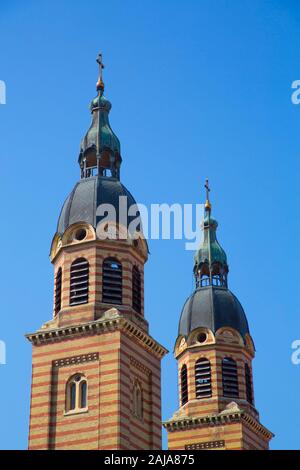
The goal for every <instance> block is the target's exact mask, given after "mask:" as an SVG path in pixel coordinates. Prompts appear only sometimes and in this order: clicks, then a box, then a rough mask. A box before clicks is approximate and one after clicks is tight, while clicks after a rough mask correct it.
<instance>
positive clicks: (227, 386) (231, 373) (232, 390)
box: [222, 357, 239, 398]
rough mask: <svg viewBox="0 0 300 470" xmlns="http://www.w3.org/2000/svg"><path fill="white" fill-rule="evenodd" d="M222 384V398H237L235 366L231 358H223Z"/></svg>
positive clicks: (237, 387) (237, 385) (237, 384)
mask: <svg viewBox="0 0 300 470" xmlns="http://www.w3.org/2000/svg"><path fill="white" fill-rule="evenodd" d="M222 382H223V395H224V397H233V398H238V397H239V383H238V373H237V365H236V362H235V361H234V360H233V359H231V357H224V359H223V361H222Z"/></svg>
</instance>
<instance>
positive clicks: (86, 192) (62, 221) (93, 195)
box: [57, 176, 136, 234]
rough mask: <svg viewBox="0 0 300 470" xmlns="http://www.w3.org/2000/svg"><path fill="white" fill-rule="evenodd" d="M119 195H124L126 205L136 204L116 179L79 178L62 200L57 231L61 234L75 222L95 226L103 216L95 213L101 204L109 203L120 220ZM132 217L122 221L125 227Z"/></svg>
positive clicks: (98, 177)
mask: <svg viewBox="0 0 300 470" xmlns="http://www.w3.org/2000/svg"><path fill="white" fill-rule="evenodd" d="M120 196H124V197H126V201H127V205H128V207H130V206H132V205H134V204H136V202H135V200H134V198H133V196H132V195H131V193H130V192H129V191H128V189H126V188H125V186H124V185H123V184H122V183H121V182H120V181H118V180H117V179H113V178H105V177H100V176H95V177H91V178H83V179H81V180H80V181H79V182H78V183H76V185H75V187H74V189H73V190H72V191H71V193H70V194H69V196H68V197H67V199H66V200H65V202H64V205H63V207H62V210H61V213H60V216H59V219H58V224H57V232H58V233H61V234H63V233H64V232H65V230H66V229H67V228H68V227H69V226H70V225H72V224H74V223H76V222H86V223H88V224H91V225H92V226H93V227H94V228H96V227H97V223H98V222H99V221H100V220H101V218H103V217H104V215H102V216H100V215H97V209H98V208H99V206H100V205H101V204H111V205H112V206H113V207H114V208H115V210H116V216H117V220H116V221H117V222H119V221H120V222H121V220H120V214H119V197H120ZM133 219H134V217H126V221H124V222H125V224H127V227H128V226H129V224H130V222H131V221H132V220H133Z"/></svg>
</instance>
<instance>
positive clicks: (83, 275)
mask: <svg viewBox="0 0 300 470" xmlns="http://www.w3.org/2000/svg"><path fill="white" fill-rule="evenodd" d="M88 300H89V263H88V261H87V260H86V259H85V258H78V259H76V260H75V261H73V263H72V264H71V272H70V305H79V304H85V303H87V302H88Z"/></svg>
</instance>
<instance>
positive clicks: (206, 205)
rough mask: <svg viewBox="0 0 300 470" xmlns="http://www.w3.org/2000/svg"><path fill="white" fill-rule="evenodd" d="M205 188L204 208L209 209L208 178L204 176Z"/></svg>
mask: <svg viewBox="0 0 300 470" xmlns="http://www.w3.org/2000/svg"><path fill="white" fill-rule="evenodd" d="M204 187H205V189H206V201H205V209H207V210H209V211H210V209H211V204H210V200H209V193H210V187H209V181H208V178H206V180H205V185H204Z"/></svg>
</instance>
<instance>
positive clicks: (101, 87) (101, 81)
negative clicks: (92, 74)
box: [96, 53, 104, 90]
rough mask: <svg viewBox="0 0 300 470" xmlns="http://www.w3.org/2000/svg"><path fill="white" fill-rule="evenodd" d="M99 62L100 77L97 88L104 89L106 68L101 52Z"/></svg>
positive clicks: (98, 57)
mask: <svg viewBox="0 0 300 470" xmlns="http://www.w3.org/2000/svg"><path fill="white" fill-rule="evenodd" d="M96 62H97V64H98V65H99V78H98V81H97V90H104V83H103V80H102V70H103V69H104V64H103V62H102V54H101V53H99V54H98V56H97V59H96Z"/></svg>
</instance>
